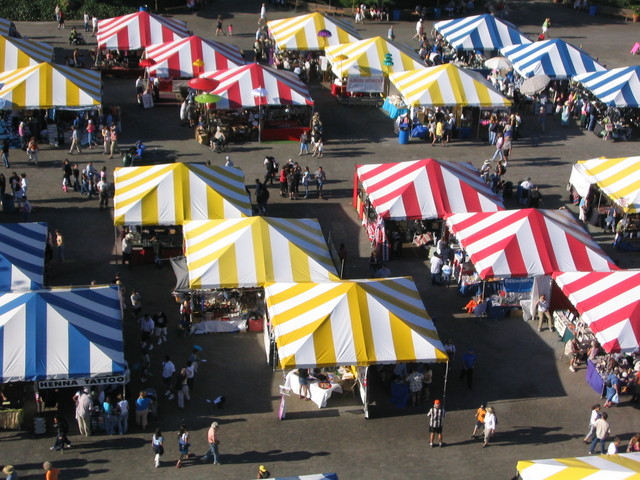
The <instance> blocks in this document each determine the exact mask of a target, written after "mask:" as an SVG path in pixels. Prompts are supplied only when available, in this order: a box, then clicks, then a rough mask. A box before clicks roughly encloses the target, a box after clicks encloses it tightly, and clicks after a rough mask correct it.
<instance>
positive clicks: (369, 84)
mask: <svg viewBox="0 0 640 480" xmlns="http://www.w3.org/2000/svg"><path fill="white" fill-rule="evenodd" d="M383 91H384V76H383V75H372V76H370V77H360V76H358V75H349V77H348V78H347V92H383Z"/></svg>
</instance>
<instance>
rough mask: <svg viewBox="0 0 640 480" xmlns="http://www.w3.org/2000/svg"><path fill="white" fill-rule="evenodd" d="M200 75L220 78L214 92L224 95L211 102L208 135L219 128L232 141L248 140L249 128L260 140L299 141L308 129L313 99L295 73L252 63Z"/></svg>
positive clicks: (215, 78) (209, 105)
mask: <svg viewBox="0 0 640 480" xmlns="http://www.w3.org/2000/svg"><path fill="white" fill-rule="evenodd" d="M201 77H204V78H211V79H214V80H217V81H219V82H220V84H219V85H218V87H217V88H216V89H215V90H213V91H212V92H211V93H212V94H214V95H219V96H220V97H222V98H221V99H220V100H219V101H218V102H216V103H213V104H208V110H207V112H208V115H209V119H208V122H207V126H209V131H207V132H203V133H206V134H207V136H211V135H213V132H214V131H215V129H216V128H218V127H220V128H221V129H222V130H223V131H224V132H225V134H227V135H228V139H230V140H234V139H235V138H236V137H238V138H241V139H246V138H244V135H243V132H246V131H247V129H248V130H249V131H255V133H256V135H257V134H258V133H259V134H260V139H261V140H294V141H297V140H299V138H300V135H301V133H302V132H303V131H307V130H308V129H309V125H310V124H311V113H312V107H313V103H314V102H313V99H312V98H311V95H310V93H309V89H308V87H307V86H306V85H305V84H304V83H303V82H302V80H300V78H298V76H297V75H296V74H295V73H293V72H288V71H285V70H277V69H275V68H272V67H267V66H264V65H260V64H258V63H251V64H248V65H243V66H240V67H236V68H231V69H228V70H220V71H217V72H207V73H204V74H203V75H201ZM260 122H261V123H260ZM203 128H205V127H201V128H200V130H202V129H203ZM198 133H199V134H200V133H201V132H198Z"/></svg>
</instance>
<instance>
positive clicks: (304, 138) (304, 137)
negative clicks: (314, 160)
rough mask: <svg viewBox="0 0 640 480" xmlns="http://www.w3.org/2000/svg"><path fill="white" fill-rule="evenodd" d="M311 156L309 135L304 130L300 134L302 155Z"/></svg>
mask: <svg viewBox="0 0 640 480" xmlns="http://www.w3.org/2000/svg"><path fill="white" fill-rule="evenodd" d="M308 154H309V134H308V133H307V131H306V130H303V131H302V133H301V134H300V153H298V156H300V155H308Z"/></svg>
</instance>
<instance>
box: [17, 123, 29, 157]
mask: <svg viewBox="0 0 640 480" xmlns="http://www.w3.org/2000/svg"><path fill="white" fill-rule="evenodd" d="M27 130H28V127H27V124H26V123H24V122H20V123H19V124H18V137H20V148H21V149H22V150H26V149H27Z"/></svg>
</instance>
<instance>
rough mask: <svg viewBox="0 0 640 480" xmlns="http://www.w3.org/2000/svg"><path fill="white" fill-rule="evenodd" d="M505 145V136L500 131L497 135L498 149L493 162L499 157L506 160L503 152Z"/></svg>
mask: <svg viewBox="0 0 640 480" xmlns="http://www.w3.org/2000/svg"><path fill="white" fill-rule="evenodd" d="M503 147H504V136H503V135H502V133H498V135H497V137H496V151H495V152H494V154H493V157H491V161H492V162H494V161H495V160H496V158H498V157H499V159H500V160H504V154H503V152H502V149H503Z"/></svg>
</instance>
